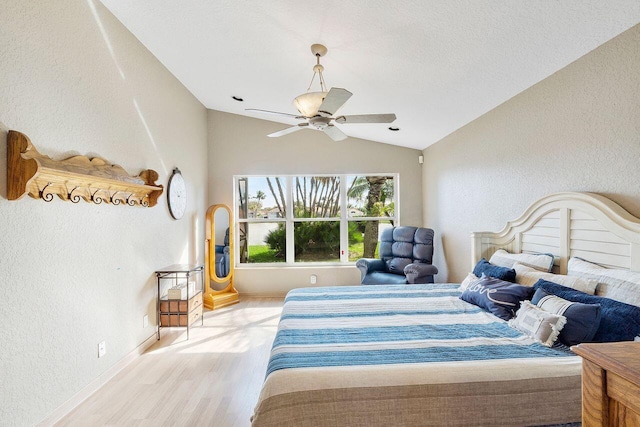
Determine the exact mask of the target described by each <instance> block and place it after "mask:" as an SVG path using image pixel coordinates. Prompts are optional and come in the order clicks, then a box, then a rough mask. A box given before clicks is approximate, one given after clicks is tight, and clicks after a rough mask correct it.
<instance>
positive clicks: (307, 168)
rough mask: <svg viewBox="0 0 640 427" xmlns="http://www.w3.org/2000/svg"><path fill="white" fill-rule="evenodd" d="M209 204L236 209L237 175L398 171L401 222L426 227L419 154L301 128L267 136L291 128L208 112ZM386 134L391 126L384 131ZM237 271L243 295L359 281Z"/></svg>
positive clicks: (301, 271)
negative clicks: (313, 280)
mask: <svg viewBox="0 0 640 427" xmlns="http://www.w3.org/2000/svg"><path fill="white" fill-rule="evenodd" d="M208 120H209V132H208V138H209V203H210V204H214V203H224V204H227V205H228V206H230V207H232V206H233V175H273V174H310V173H318V174H326V173H399V174H400V223H401V224H402V225H416V226H421V225H422V179H421V174H422V172H421V165H420V164H418V156H419V155H420V154H421V153H420V151H419V150H414V149H410V148H402V147H396V146H392V145H388V144H380V143H377V142H371V141H365V140H362V139H357V138H348V139H346V140H344V141H341V142H334V141H332V140H331V139H329V137H327V136H326V135H324V134H323V133H322V132H318V131H313V130H302V131H299V132H295V133H293V134H289V135H286V136H283V137H280V138H268V137H267V136H266V135H267V134H269V133H272V132H275V131H277V130H280V129H284V128H285V127H287V125H285V124H282V123H274V122H270V121H266V120H259V119H253V118H249V117H244V116H239V115H235V114H229V113H222V112H219V111H209V119H208ZM381 128H382V131H384V130H385V129H386V128H385V127H382V125H381ZM253 267H254V266H251V267H245V268H239V269H236V274H235V278H236V281H235V284H236V287H237V289H238V291H239V292H240V293H250V294H255V295H284V294H285V293H286V292H287V291H289V290H290V289H293V288H296V287H302V286H309V276H310V275H311V274H316V275H317V276H318V282H317V284H316V286H330V285H352V284H359V283H360V273H359V271H358V269H357V268H356V267H355V266H353V265H350V266H345V267H309V268H305V267H284V268H253Z"/></svg>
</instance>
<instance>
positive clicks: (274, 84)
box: [101, 0, 640, 149]
mask: <svg viewBox="0 0 640 427" xmlns="http://www.w3.org/2000/svg"><path fill="white" fill-rule="evenodd" d="M101 1H102V3H103V4H104V5H105V6H106V7H107V8H108V9H109V10H110V11H111V12H112V13H113V14H114V15H115V16H116V17H117V18H118V19H119V20H120V21H121V22H122V23H123V24H124V25H125V26H126V27H127V28H128V29H129V30H130V31H131V32H132V33H133V34H134V35H135V36H136V37H137V38H138V39H139V40H140V41H141V42H142V43H143V44H144V45H145V46H146V47H147V48H148V49H149V50H150V51H151V52H152V53H153V54H154V55H155V56H156V57H157V58H158V59H159V60H160V62H162V63H163V64H164V65H165V66H166V67H167V68H168V69H169V71H171V72H172V73H173V74H174V75H175V76H176V77H177V78H178V79H179V80H180V81H181V82H182V83H183V84H184V85H185V86H186V87H187V89H189V90H190V91H191V93H193V94H194V95H195V96H196V97H197V98H198V99H199V100H200V101H201V102H202V103H203V104H204V105H205V107H207V108H210V109H213V110H219V111H226V112H230V113H235V114H242V115H246V116H251V117H256V118H261V119H265V120H273V121H279V122H281V123H283V126H282V128H283V129H284V128H286V127H287V125H294V124H296V123H298V122H299V121H298V120H295V119H289V118H286V117H282V118H281V117H279V116H271V115H268V116H267V115H261V114H258V113H254V112H247V111H245V109H247V108H257V109H265V110H273V111H280V112H285V113H291V114H296V113H297V111H296V110H295V108H294V107H293V105H292V100H293V98H294V97H296V96H297V95H300V94H302V93H304V92H305V91H306V90H307V87H308V86H309V82H310V81H311V76H312V75H313V71H312V69H313V65H315V57H314V56H313V55H312V54H311V51H310V46H311V44H313V43H322V44H324V45H325V46H326V47H327V48H328V49H329V51H328V53H327V55H326V56H324V57H323V58H322V59H321V63H322V65H323V66H324V67H325V70H324V77H325V81H326V83H327V86H328V87H334V86H335V87H341V88H346V89H348V90H349V91H351V92H352V93H353V96H352V97H351V99H349V101H348V102H347V103H346V104H345V105H344V106H343V107H342V108H341V109H340V110H339V112H338V113H339V114H340V115H347V114H370V113H396V115H397V117H398V118H397V120H396V121H395V122H394V123H393V124H392V126H394V127H398V128H400V130H399V131H397V132H392V131H390V130H389V129H388V127H389V125H388V124H344V125H338V126H339V127H340V128H341V129H342V130H343V131H344V132H345V133H346V134H347V135H349V136H352V137H358V138H363V139H368V140H372V141H378V142H383V143H388V144H393V145H398V146H404V147H411V148H416V149H423V148H425V147H427V146H429V145H431V144H433V143H435V142H437V141H438V140H440V139H442V138H443V137H445V136H447V135H448V134H450V133H452V132H454V131H455V130H456V129H459V128H460V127H462V126H464V125H465V124H467V123H469V122H470V121H472V120H474V119H476V118H477V117H479V116H481V115H482V114H484V113H486V112H487V111H489V110H491V109H493V108H495V107H496V106H498V105H499V104H501V103H503V102H505V101H506V100H508V99H509V98H511V97H513V96H515V95H516V94H518V93H520V92H522V91H523V90H525V89H527V88H529V87H531V86H532V85H534V84H535V83H537V82H539V81H541V80H543V79H544V78H546V77H548V76H549V75H551V74H553V73H554V72H556V71H558V70H559V69H561V68H563V67H565V66H566V65H568V64H569V63H571V62H573V61H575V60H576V59H578V58H580V57H581V56H583V55H585V54H586V53H588V52H589V51H591V50H593V49H595V48H596V47H598V46H599V45H601V44H603V43H605V42H607V41H608V40H610V39H612V38H614V37H615V36H617V35H618V34H620V33H622V32H623V31H625V30H627V29H629V28H631V27H632V26H634V25H636V24H638V23H640V1H638V0H608V1H607V0H580V1H573V0H529V1H524V0H484V1H480V0H452V1H445V0H438V1H436V0H396V1H390V0H366V1H364V0H357V1H354V0H341V1H338V0H325V1H322V2H308V1H296V0H279V1H278V0H268V1H252V2H249V1H244V0H184V1H176V0H154V1H148V0H101ZM233 96H236V97H241V98H242V99H244V102H238V101H235V100H234V99H233V98H232V97H233ZM312 131H313V130H304V132H312ZM299 134H300V133H294V134H291V135H287V136H283V137H282V138H297V137H298V135H299ZM327 143H331V144H343V143H348V139H347V140H346V141H343V142H333V141H331V140H330V139H329V138H327Z"/></svg>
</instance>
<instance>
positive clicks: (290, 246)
mask: <svg viewBox="0 0 640 427" xmlns="http://www.w3.org/2000/svg"><path fill="white" fill-rule="evenodd" d="M350 176H392V177H393V203H394V211H393V216H392V217H364V216H363V217H349V212H348V201H349V198H348V197H347V177H350ZM267 177H268V178H276V177H277V178H285V183H286V192H285V204H286V207H285V218H238V201H239V200H238V180H239V179H241V178H248V179H249V180H251V178H267ZM296 177H339V178H340V216H339V217H332V218H294V217H293V198H294V196H293V191H294V188H293V179H294V178H296ZM233 216H234V227H235V233H234V236H235V237H234V239H235V241H234V242H233V243H234V245H233V246H234V251H235V253H234V255H235V257H234V258H235V260H236V261H235V264H236V265H235V266H234V267H235V268H262V267H285V268H286V267H305V266H341V265H342V266H344V265H355V262H354V261H349V222H350V221H376V220H378V221H393V223H394V224H395V225H396V226H398V225H400V174H399V173H344V174H326V173H324V174H293V175H288V174H264V175H234V176H233ZM322 221H329V222H335V221H339V222H340V261H339V262H335V261H318V262H300V261H299V262H296V261H295V244H294V228H295V223H296V222H322ZM278 222H283V223H285V230H286V239H287V248H286V258H285V261H284V262H261V263H249V262H247V263H240V245H239V242H240V224H241V223H247V224H259V223H278Z"/></svg>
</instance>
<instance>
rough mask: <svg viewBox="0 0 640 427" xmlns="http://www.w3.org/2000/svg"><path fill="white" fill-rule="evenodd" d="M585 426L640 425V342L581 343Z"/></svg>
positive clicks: (579, 346) (575, 350) (577, 352)
mask: <svg viewBox="0 0 640 427" xmlns="http://www.w3.org/2000/svg"><path fill="white" fill-rule="evenodd" d="M571 350H573V351H574V352H575V353H576V354H578V355H580V356H582V359H583V361H582V426H583V427H592V426H617V427H624V426H628V427H631V426H640V342H632V341H627V342H616V343H602V344H579V345H577V346H574V347H571Z"/></svg>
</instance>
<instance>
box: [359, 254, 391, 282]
mask: <svg viewBox="0 0 640 427" xmlns="http://www.w3.org/2000/svg"><path fill="white" fill-rule="evenodd" d="M356 267H358V270H360V280H361V281H362V279H364V276H366V275H367V274H369V273H371V272H373V271H384V261H382V260H381V259H376V258H360V259H359V260H358V261H356Z"/></svg>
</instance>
